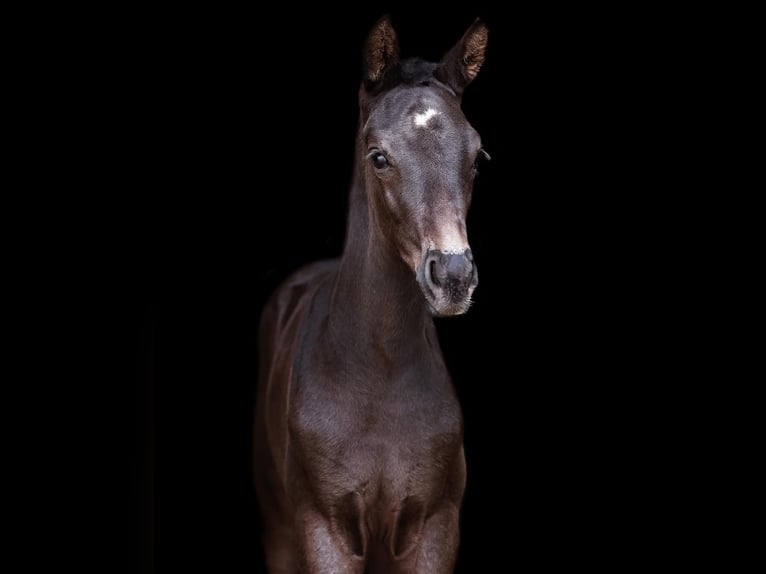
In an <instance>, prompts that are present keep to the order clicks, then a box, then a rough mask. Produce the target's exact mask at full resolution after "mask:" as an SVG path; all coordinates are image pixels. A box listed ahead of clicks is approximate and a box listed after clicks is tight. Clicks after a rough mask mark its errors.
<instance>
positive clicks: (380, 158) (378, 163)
mask: <svg viewBox="0 0 766 574" xmlns="http://www.w3.org/2000/svg"><path fill="white" fill-rule="evenodd" d="M371 157H372V165H374V166H375V169H383V168H384V167H386V166H387V165H388V160H387V159H386V156H384V155H383V154H382V153H381V152H379V151H376V152H375V153H374V154H372V156H371Z"/></svg>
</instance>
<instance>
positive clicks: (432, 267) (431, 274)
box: [428, 258, 441, 287]
mask: <svg viewBox="0 0 766 574" xmlns="http://www.w3.org/2000/svg"><path fill="white" fill-rule="evenodd" d="M428 278H429V279H430V280H431V281H430V282H431V283H433V285H434V286H435V287H439V286H440V285H441V282H440V281H439V276H438V274H437V270H436V258H433V259H431V261H429V263H428Z"/></svg>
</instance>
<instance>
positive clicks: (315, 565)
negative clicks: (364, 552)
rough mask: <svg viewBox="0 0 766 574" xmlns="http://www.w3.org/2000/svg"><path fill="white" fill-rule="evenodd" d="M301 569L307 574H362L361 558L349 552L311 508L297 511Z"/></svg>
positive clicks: (327, 522) (328, 525)
mask: <svg viewBox="0 0 766 574" xmlns="http://www.w3.org/2000/svg"><path fill="white" fill-rule="evenodd" d="M301 514H302V515H301V518H300V521H301V526H302V530H303V532H302V546H303V548H302V550H303V552H302V559H303V570H302V572H306V573H310V574H326V573H329V572H332V573H333V574H362V573H363V572H364V559H363V558H362V557H361V556H355V555H354V554H352V553H351V552H350V551H349V550H348V549H347V548H346V547H345V545H344V544H343V542H342V541H341V540H340V538H339V536H338V534H337V533H334V532H333V531H332V528H331V526H330V522H329V520H327V519H326V518H325V517H324V516H322V515H321V514H319V513H318V512H316V511H314V510H304V511H303V512H302V513H301Z"/></svg>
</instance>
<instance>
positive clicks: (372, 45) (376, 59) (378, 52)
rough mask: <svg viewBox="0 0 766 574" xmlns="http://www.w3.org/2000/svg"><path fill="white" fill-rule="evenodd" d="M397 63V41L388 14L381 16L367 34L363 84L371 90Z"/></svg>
mask: <svg viewBox="0 0 766 574" xmlns="http://www.w3.org/2000/svg"><path fill="white" fill-rule="evenodd" d="M398 64H399V41H398V40H397V39H396V32H395V31H394V28H393V26H391V20H390V19H389V17H388V16H383V17H382V18H381V19H380V20H378V21H377V22H376V23H375V25H374V26H373V27H372V29H371V30H370V32H369V34H367V41H366V42H365V45H364V72H363V73H364V86H365V88H367V90H373V89H374V88H375V87H376V86H378V85H379V84H380V83H381V81H382V80H383V78H384V77H385V75H386V72H388V71H389V70H390V69H391V68H394V67H396V66H397V65H398Z"/></svg>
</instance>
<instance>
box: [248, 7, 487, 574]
mask: <svg viewBox="0 0 766 574" xmlns="http://www.w3.org/2000/svg"><path fill="white" fill-rule="evenodd" d="M487 36H488V32H487V28H486V26H485V25H484V23H482V22H481V21H479V20H477V21H476V22H474V24H473V25H471V26H470V27H469V28H468V30H467V31H466V33H465V34H464V35H463V37H462V39H461V40H460V41H459V42H458V43H457V44H455V46H454V47H453V48H452V49H451V50H450V51H449V52H448V53H447V54H446V55H445V56H444V58H443V59H442V60H441V61H440V62H438V63H433V62H426V61H423V60H419V59H408V60H403V61H400V60H399V47H398V41H397V37H396V33H395V32H394V29H393V28H392V27H391V23H390V21H389V20H388V18H382V19H381V20H380V21H378V22H377V24H375V26H374V27H373V28H372V30H371V31H370V32H369V35H368V37H367V40H366V44H365V49H364V74H363V81H362V85H361V87H360V90H359V106H360V115H359V129H358V133H357V146H356V162H355V168H354V177H353V182H352V185H351V190H350V199H349V215H348V225H347V235H346V241H345V246H344V249H343V254H342V256H341V258H340V259H339V260H333V261H326V262H320V263H316V264H313V265H311V266H309V267H306V268H303V269H301V270H299V271H298V272H297V273H295V274H294V275H293V276H292V277H291V278H289V279H288V280H287V281H286V282H285V283H284V284H283V285H282V286H281V287H280V288H279V289H278V290H277V292H276V293H275V294H274V295H273V296H272V298H271V299H270V301H269V303H268V304H267V306H266V308H265V309H264V312H263V316H262V320H261V330H260V363H259V367H260V372H259V387H258V395H257V407H256V419H255V480H256V489H257V493H258V498H259V503H260V506H261V511H262V517H263V527H264V533H263V535H264V548H265V551H266V557H267V561H268V565H269V570H270V571H271V572H272V573H294V572H317V573H360V574H361V573H363V572H386V573H396V572H451V571H452V570H453V569H454V565H455V558H456V554H457V549H458V536H459V532H458V519H459V511H460V504H461V500H462V497H463V490H464V487H465V458H464V455H463V439H462V434H463V422H462V415H461V410H460V405H459V404H458V401H457V398H456V396H455V392H454V390H453V387H452V382H451V380H450V377H449V374H448V372H447V369H446V367H445V364H444V360H443V358H442V355H441V351H440V349H439V344H438V341H437V335H436V331H435V328H434V324H433V320H432V316H449V315H457V314H460V313H464V312H465V311H466V310H467V309H468V307H469V305H470V298H471V294H472V292H473V290H474V288H475V287H476V284H477V281H478V276H477V272H476V266H475V265H474V261H473V256H472V255H471V250H470V248H469V246H468V241H467V236H466V225H465V220H466V213H467V211H468V206H469V204H470V200H471V191H472V187H473V179H474V175H475V173H476V166H477V164H478V162H479V161H480V160H481V159H482V158H484V157H486V153H485V152H484V151H483V149H482V147H481V140H480V138H479V134H478V133H477V132H476V131H475V130H474V129H473V128H472V127H471V125H470V124H469V123H468V121H467V120H466V118H465V116H464V115H463V112H462V111H461V109H460V102H461V96H462V93H463V90H464V88H465V87H466V86H467V85H468V84H469V83H470V82H471V81H472V80H473V79H474V78H475V77H476V74H477V73H478V72H479V68H480V67H481V65H482V63H483V62H484V54H485V50H486V45H487Z"/></svg>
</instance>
